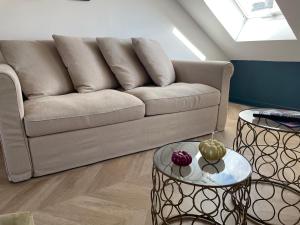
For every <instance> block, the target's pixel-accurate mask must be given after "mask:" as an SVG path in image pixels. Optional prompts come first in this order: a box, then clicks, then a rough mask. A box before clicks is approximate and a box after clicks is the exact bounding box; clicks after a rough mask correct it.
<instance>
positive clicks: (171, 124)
mask: <svg viewBox="0 0 300 225" xmlns="http://www.w3.org/2000/svg"><path fill="white" fill-rule="evenodd" d="M217 117H218V106H214V107H209V108H204V109H199V110H193V111H187V112H180V113H173V114H165V115H158V116H151V117H144V118H142V119H139V120H134V121H129V122H125V123H118V124H114V125H109V126H102V127H96V128H89V129H83V130H77V131H72V132H65V133H57V134H52V135H46V136H41V137H34V138H29V139H28V141H29V146H30V151H31V157H32V164H33V176H35V177H37V176H42V175H46V174H51V173H55V172H59V171H63V170H67V169H71V168H76V167H80V166H84V165H88V164H92V163H96V162H100V161H103V160H107V159H111V158H115V157H119V156H123V155H127V154H131V153H136V152H139V151H144V150H148V149H153V148H156V147H159V146H162V145H165V144H168V143H172V142H176V141H182V140H186V139H189V138H193V137H197V136H201V135H205V134H208V133H211V132H212V131H214V130H215V129H216V125H217Z"/></svg>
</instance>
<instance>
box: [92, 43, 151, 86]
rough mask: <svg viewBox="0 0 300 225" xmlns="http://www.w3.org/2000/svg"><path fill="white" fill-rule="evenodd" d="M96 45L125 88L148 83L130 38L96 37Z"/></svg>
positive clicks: (148, 78) (147, 77) (148, 79)
mask: <svg viewBox="0 0 300 225" xmlns="http://www.w3.org/2000/svg"><path fill="white" fill-rule="evenodd" d="M97 43H98V46H99V48H100V50H101V52H102V54H103V56H104V58H105V60H106V62H107V63H108V65H109V66H110V68H111V70H112V71H113V73H114V74H115V76H116V78H117V80H118V81H119V83H120V84H121V86H122V87H123V88H124V89H125V90H130V89H133V88H135V87H139V86H143V85H145V84H148V83H150V81H151V79H150V77H149V76H148V75H147V73H146V71H145V69H144V67H143V65H142V64H141V63H140V61H139V60H138V57H137V55H136V54H135V52H134V50H133V48H132V43H131V40H130V39H118V38H97Z"/></svg>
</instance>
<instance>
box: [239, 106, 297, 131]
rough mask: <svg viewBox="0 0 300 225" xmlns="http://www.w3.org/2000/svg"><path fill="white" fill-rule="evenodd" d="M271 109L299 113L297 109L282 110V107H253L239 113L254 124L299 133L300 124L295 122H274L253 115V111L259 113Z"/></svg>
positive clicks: (243, 118)
mask: <svg viewBox="0 0 300 225" xmlns="http://www.w3.org/2000/svg"><path fill="white" fill-rule="evenodd" d="M267 110H268V111H272V110H276V112H280V113H296V114H299V112H297V111H291V110H284V109H268V108H254V109H246V110H244V111H241V112H240V113H239V117H240V119H242V120H244V121H246V122H248V123H251V124H254V125H256V126H259V127H262V128H267V129H272V130H277V131H283V132H293V133H299V132H300V126H299V124H296V123H280V122H276V121H273V120H270V119H265V118H257V117H254V116H253V113H259V112H263V111H267Z"/></svg>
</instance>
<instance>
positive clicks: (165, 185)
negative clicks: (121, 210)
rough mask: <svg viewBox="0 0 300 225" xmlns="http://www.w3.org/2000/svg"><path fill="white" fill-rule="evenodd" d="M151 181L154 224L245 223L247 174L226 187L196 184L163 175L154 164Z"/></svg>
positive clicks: (247, 189) (248, 202)
mask: <svg viewBox="0 0 300 225" xmlns="http://www.w3.org/2000/svg"><path fill="white" fill-rule="evenodd" d="M152 181H153V188H152V191H151V203H152V206H151V213H152V223H153V225H172V224H176V225H182V224H190V225H197V224H203V223H200V222H201V221H205V222H208V223H210V224H219V225H221V224H222V225H223V224H225V225H226V224H227V225H234V224H237V225H239V224H243V225H244V224H247V221H246V214H247V210H248V208H249V206H250V196H249V194H250V183H251V178H250V177H249V178H248V179H246V180H245V181H243V182H241V183H238V184H235V185H232V186H227V187H213V186H197V185H192V184H187V183H183V182H180V181H178V180H176V179H173V178H171V177H169V176H166V175H164V174H163V173H161V172H160V171H159V170H158V169H156V168H155V166H153V170H152ZM233 202H234V203H235V204H233Z"/></svg>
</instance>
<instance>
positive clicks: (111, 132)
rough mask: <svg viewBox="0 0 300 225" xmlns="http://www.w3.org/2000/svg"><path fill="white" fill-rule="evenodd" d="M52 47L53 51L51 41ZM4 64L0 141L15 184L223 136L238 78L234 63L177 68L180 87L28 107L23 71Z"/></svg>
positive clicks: (178, 64) (0, 64)
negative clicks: (173, 144) (204, 137)
mask: <svg viewBox="0 0 300 225" xmlns="http://www.w3.org/2000/svg"><path fill="white" fill-rule="evenodd" d="M45 43H46V45H47V47H49V48H51V49H52V50H53V51H54V49H55V47H54V43H53V42H52V41H49V42H45ZM0 44H1V43H0ZM3 56H4V54H3ZM3 56H2V55H1V54H0V134H1V143H2V150H3V156H4V161H5V167H6V171H7V176H8V179H9V180H10V181H12V182H19V181H23V180H26V179H30V178H31V177H38V176H42V175H46V174H51V173H55V172H59V171H63V170H67V169H70V168H75V167H79V166H83V165H87V164H91V163H95V162H99V161H102V160H106V159H111V158H114V157H118V156H122V155H126V154H130V153H135V152H139V151H143V150H147V149H151V148H155V147H158V146H162V145H164V144H167V143H171V142H175V141H180V140H184V139H188V138H193V137H197V136H201V135H205V134H208V133H210V132H212V131H215V130H218V131H222V130H223V129H224V126H225V122H226V116H227V105H228V93H229V84H230V78H231V75H232V73H233V66H232V64H231V63H229V62H192V61H176V60H175V61H173V66H174V68H175V72H176V83H174V84H171V85H168V86H166V87H157V86H154V85H148V86H146V87H138V88H135V89H132V90H129V91H126V92H125V91H122V90H121V89H120V88H116V89H114V90H112V89H107V90H101V91H95V92H90V93H85V94H80V93H76V92H75V91H74V92H73V93H67V94H63V95H57V96H45V97H41V98H33V99H26V98H24V96H23V94H22V88H21V84H20V80H19V77H18V74H17V73H16V70H14V69H13V68H12V67H11V66H10V65H8V64H7V62H6V60H5V57H3ZM20 66H23V65H20ZM17 69H18V68H17Z"/></svg>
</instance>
